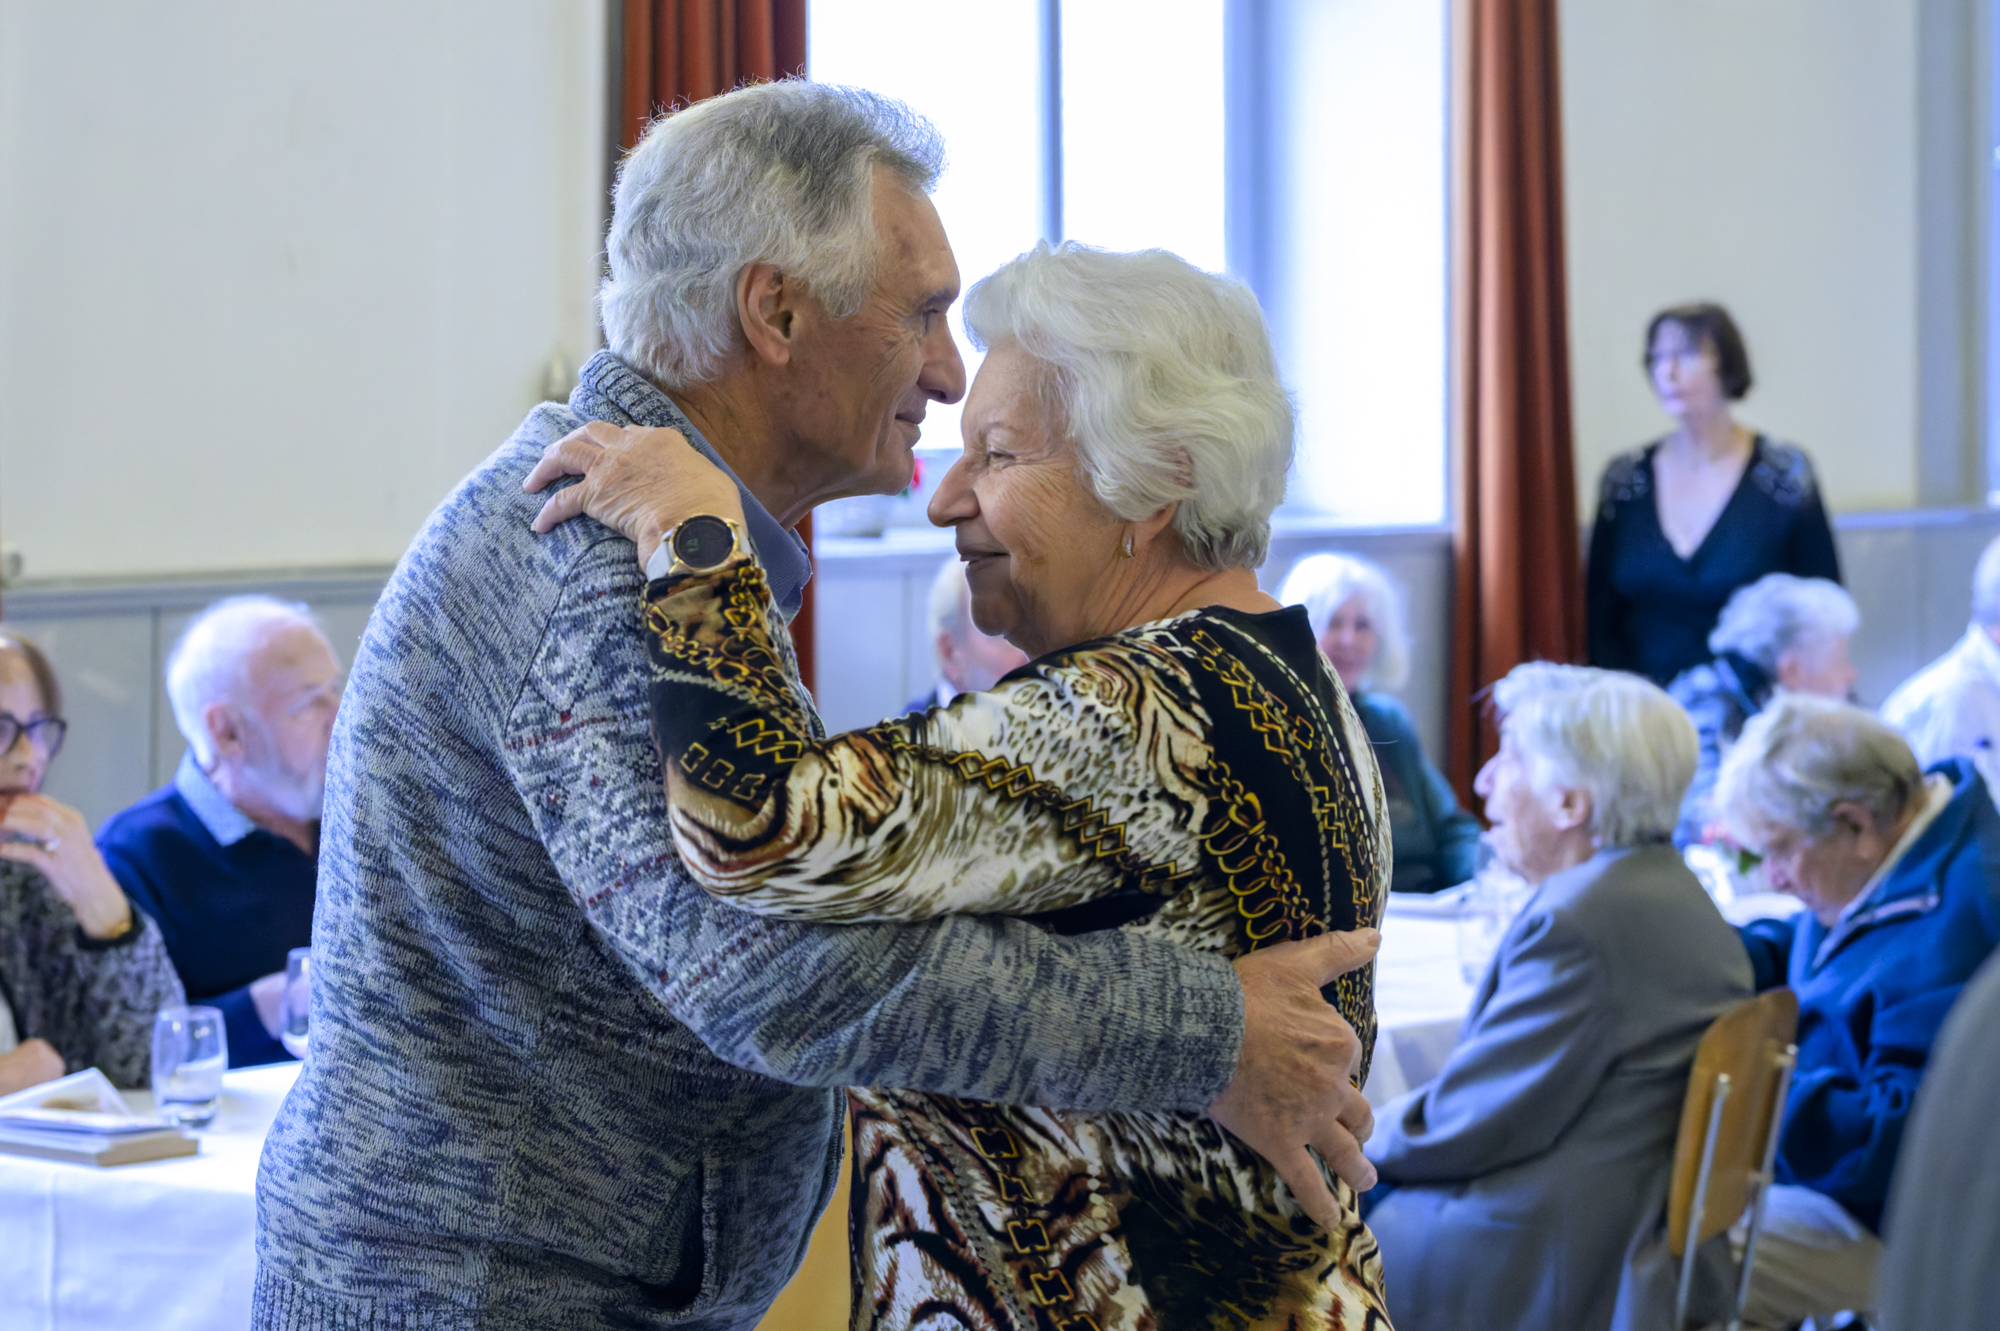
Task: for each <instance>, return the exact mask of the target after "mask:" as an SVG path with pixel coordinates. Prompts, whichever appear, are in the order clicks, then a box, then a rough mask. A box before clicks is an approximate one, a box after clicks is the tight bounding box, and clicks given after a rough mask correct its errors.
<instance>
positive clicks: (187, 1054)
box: [153, 1007, 229, 1128]
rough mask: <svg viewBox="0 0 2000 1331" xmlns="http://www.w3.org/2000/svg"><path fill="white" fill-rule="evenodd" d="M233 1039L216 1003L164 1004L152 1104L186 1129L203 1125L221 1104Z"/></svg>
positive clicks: (158, 1021) (157, 1028)
mask: <svg viewBox="0 0 2000 1331" xmlns="http://www.w3.org/2000/svg"><path fill="white" fill-rule="evenodd" d="M228 1066H229V1040H228V1037H227V1036H226V1035H225V1034H224V1033H223V1028H222V1012H221V1010H220V1009H219V1008H212V1007H163V1008H161V1009H160V1013H159V1015H158V1016H156V1017H154V1018H153V1108H154V1110H155V1112H157V1113H158V1114H159V1116H160V1117H161V1118H164V1119H165V1120H167V1122H169V1123H173V1124H176V1125H178V1126H180V1127H183V1128H205V1127H207V1126H208V1125H209V1124H210V1123H213V1122H214V1121H215V1111H216V1108H217V1107H218V1106H219V1105H220V1104H221V1102H222V1074H223V1071H224V1070H225V1069H226V1068H228Z"/></svg>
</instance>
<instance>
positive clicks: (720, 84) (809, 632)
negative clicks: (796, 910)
mask: <svg viewBox="0 0 2000 1331" xmlns="http://www.w3.org/2000/svg"><path fill="white" fill-rule="evenodd" d="M624 10H625V17H624V25H623V31H622V37H623V44H622V48H621V49H622V50H623V53H624V60H623V64H622V66H621V69H622V79H621V82H622V85H623V91H622V95H621V103H620V115H619V122H618V124H619V144H620V146H621V147H625V148H630V147H631V146H632V145H633V144H635V143H637V142H638V141H639V135H640V134H641V133H643V132H644V131H645V128H646V126H647V124H648V123H650V122H651V121H652V120H653V118H654V117H655V116H657V115H659V114H661V113H662V112H664V111H666V110H668V109H669V108H671V107H674V106H683V105H686V104H687V103H689V102H698V101H700V100H701V99H702V98H704V97H713V96H715V95H716V94H717V93H719V92H727V91H728V90H729V89H731V88H734V87H736V86H737V85H738V84H740V83H742V82H744V81H745V80H747V79H780V78H783V77H785V76H786V75H787V74H803V73H805V68H806V5H805V0H625V4H624ZM799 534H800V535H801V536H803V537H805V539H806V543H807V544H808V545H810V544H812V518H811V517H807V518H806V520H805V521H804V522H802V523H800V524H799ZM813 599H814V598H813V587H812V584H811V583H807V584H806V596H805V603H804V604H803V605H802V606H800V608H799V613H798V617H797V618H796V619H794V620H793V621H792V645H793V647H794V648H795V649H796V650H797V652H798V657H799V674H800V676H801V677H802V678H803V679H804V680H805V684H806V687H807V688H808V689H810V688H811V687H813V683H814V674H815V671H814V669H813Z"/></svg>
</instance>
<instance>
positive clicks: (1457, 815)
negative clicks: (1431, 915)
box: [1278, 553, 1479, 892]
mask: <svg viewBox="0 0 2000 1331" xmlns="http://www.w3.org/2000/svg"><path fill="white" fill-rule="evenodd" d="M1278 599H1279V600H1280V601H1283V602H1284V603H1285V604H1286V605H1302V606H1304V607H1305V609H1306V615H1307V617H1308V618H1309V619H1310V620H1311V622H1312V630H1313V636H1314V637H1315V638H1316V639H1317V640H1318V641H1319V649H1320V650H1321V651H1322V652H1325V653H1326V659H1327V660H1328V661H1329V662H1330V663H1332V665H1333V669H1334V673H1335V674H1337V675H1339V676H1340V682H1341V684H1342V686H1343V687H1345V688H1346V689H1347V697H1348V699H1349V701H1351V702H1352V703H1353V704H1354V710H1355V713H1356V714H1357V715H1358V716H1360V718H1361V724H1362V725H1363V726H1364V727H1365V728H1366V729H1367V731H1368V738H1369V739H1370V740H1371V741H1372V742H1373V743H1374V745H1375V761H1376V762H1377V763H1378V764H1379V765H1380V767H1381V769H1382V790H1383V793H1384V794H1385V795H1386V796H1387V797H1388V808H1389V829H1390V832H1391V834H1392V836H1393V838H1394V841H1395V846H1396V869H1395V877H1394V879H1393V880H1392V881H1391V883H1390V886H1391V887H1392V888H1393V889H1394V890H1395V891H1398V892H1441V891H1443V890H1444V889H1445V888H1448V887H1456V886H1458V885H1459V884H1460V883H1462V882H1464V881H1465V880H1466V879H1468V878H1470V877H1472V874H1473V871H1474V870H1475V869H1476V868H1478V862H1479V820H1478V819H1477V818H1474V817H1473V816H1472V815H1471V814H1469V813H1467V812H1466V811H1465V810H1464V809H1461V808H1460V807H1459V806H1458V796H1457V795H1456V794H1454V793H1453V792H1452V788H1451V782H1449V781H1447V780H1445V778H1444V773H1442V772H1440V771H1438V769H1437V768H1436V766H1434V765H1433V764H1432V763H1431V760H1430V758H1429V757H1428V756H1427V755H1426V754H1425V753H1424V744H1423V740H1422V738H1421V737H1420V736H1419V735H1418V734H1417V723H1416V721H1415V720H1413V719H1412V718H1411V716H1410V712H1409V709H1408V708H1406V707H1404V706H1403V704H1402V703H1401V702H1400V701H1398V700H1397V698H1396V696H1395V695H1394V694H1393V693H1390V692H1388V690H1390V689H1394V688H1398V687H1400V686H1401V685H1402V683H1403V681H1404V679H1406V678H1407V677H1408V675H1409V673H1410V644H1409V637H1408V635H1407V633H1406V632H1405V631H1404V627H1403V609H1402V598H1401V597H1400V596H1399V595H1398V594H1397V591H1396V588H1395V586H1394V585H1393V584H1391V583H1390V581H1389V575H1388V574H1387V573H1385V572H1383V571H1382V570H1381V569H1380V568H1378V567H1376V566H1375V565H1374V564H1371V563H1369V562H1368V561H1367V560H1365V559H1357V558H1355V557H1354V556H1353V555H1347V554H1334V553H1321V554H1316V555H1307V556H1306V557H1305V558H1304V559H1301V560H1299V562H1298V563H1296V564H1294V565H1292V571H1291V572H1290V573H1287V574H1286V575H1285V581H1284V584H1283V585H1282V586H1281V587H1279V588H1278Z"/></svg>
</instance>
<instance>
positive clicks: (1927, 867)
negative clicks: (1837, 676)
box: [1716, 695, 2000, 1327]
mask: <svg viewBox="0 0 2000 1331" xmlns="http://www.w3.org/2000/svg"><path fill="white" fill-rule="evenodd" d="M1716 799H1717V803H1718V805H1719V807H1720V808H1721V809H1722V811H1723V816H1724V820H1725V824H1726V826H1727V828H1728V830H1729V832H1730V835H1731V836H1732V837H1734V838H1735V839H1736V840H1737V841H1738V842H1739V843H1740V844H1742V845H1743V846H1744V847H1745V848H1747V849H1749V850H1751V851H1752V852H1754V853H1756V854H1758V855H1761V856H1762V857H1763V871H1764V876H1765V880H1766V881H1767V882H1768V883H1769V885H1770V886H1771V887H1772V888H1774V889H1776V890H1778V891H1781V892H1788V893H1790V894H1792V895H1793V896H1796V897H1798V898H1799V899H1800V900H1801V901H1803V902H1805V904H1806V909H1805V910H1804V911H1802V912H1800V914H1799V915H1798V916H1797V917H1795V919H1793V920H1782V921H1780V920H1760V921H1758V922H1756V923H1754V924H1751V925H1749V926H1747V927H1746V928H1745V929H1744V931H1743V939H1744V943H1745V944H1746V945H1747V946H1748V948H1749V950H1750V956H1751V960H1752V962H1753V963H1754V964H1755V966H1756V970H1757V986H1758V988H1760V989H1768V988H1771V987H1773V986H1776V985H1782V984H1788V985H1790V986H1791V987H1792V990H1793V991H1794V992H1795V993H1797V994H1798V998H1799V1039H1798V1043H1799V1061H1798V1070H1797V1072H1796V1073H1795V1074H1794V1076H1793V1080H1792V1092H1791V1100H1790V1103H1789V1104H1788V1105H1787V1106H1786V1108H1785V1121H1784V1125H1783V1128H1782V1130H1781V1136H1780V1138H1779V1143H1778V1163H1777V1169H1778V1186H1776V1187H1774V1188H1772V1189H1771V1194H1770V1200H1769V1204H1768V1208H1767V1212H1766V1216H1767V1218H1766V1222H1765V1228H1764V1232H1763V1236H1762V1237H1761V1238H1760V1239H1759V1240H1758V1248H1757V1270H1756V1273H1755V1276H1754V1278H1753V1281H1752V1284H1751V1288H1750V1298H1749V1302H1748V1303H1747V1304H1746V1306H1745V1310H1744V1315H1745V1318H1746V1320H1748V1321H1750V1322H1752V1323H1755V1324H1759V1325H1764V1326H1774V1327H1776V1326H1788V1325H1790V1324H1792V1323H1793V1322H1796V1321H1798V1320H1799V1319H1800V1318H1802V1317H1807V1316H1813V1317H1818V1316H1821V1315H1823V1314H1829V1313H1833V1312H1837V1311H1840V1310H1842V1309H1852V1310H1855V1311H1865V1310H1867V1309H1869V1308H1871V1307H1873V1306H1874V1300H1875V1270H1876V1265H1877V1263H1878V1262H1879V1260H1880V1256H1881V1247H1882V1245H1881V1242H1880V1241H1879V1240H1878V1239H1877V1237H1876V1235H1877V1234H1878V1233H1879V1232H1880V1230H1881V1225H1882V1208H1883V1203H1884V1202H1885V1200H1886V1199H1887V1197H1888V1194H1889V1180H1890V1175H1891V1174H1892V1173H1893V1171H1894V1167H1895V1163H1896V1150H1897V1146H1898V1145H1899V1144H1900V1143H1901V1141H1902V1137H1903V1126H1904V1122H1905V1120H1906V1119H1907V1117H1908V1115H1909V1112H1910V1104H1911V1101H1912V1100H1913V1099H1914V1098H1915V1096H1916V1094H1917V1087H1918V1084H1919V1083H1920V1082H1921V1081H1922V1079H1923V1075H1924V1065H1925V1063H1926V1062H1927V1061H1928V1060H1929V1057H1930V1051H1931V1046H1932V1044H1933V1043H1934V1042H1935V1041H1936V1039H1937V1033H1938V1028H1939V1026H1940V1025H1941V1024H1942V1023H1943V1021H1944V1017H1945V1013H1946V1012H1947V1011H1949V1010H1950V1008H1951V1005H1952V1002H1953V1001H1954V1000H1955V999H1956V998H1957V997H1958V994H1959V990H1960V989H1962V988H1963V987H1964V986H1965V983H1966V981H1967V980H1968V979H1969V978H1971V976H1972V973H1973V972H1974V971H1975V970H1977V969H1978V968H1979V964H1980V963H1981V962H1982V961H1984V960H1985V959H1986V957H1987V955H1988V954H1989V953H1990V952H1992V951H1993V946H1994V943H1995V941H1996V939H2000V813H1996V812H1995V811H1994V807H1993V801H1992V800H1991V798H1990V797H1989V796H1988V795H1987V793H1986V783H1985V781H1984V780H1982V779H1981V778H1980V776H1979V773H1978V772H1977V771H1975V770H1974V768H1973V766H1972V764H1971V763H1969V762H1967V761H1966V760H1964V759H1962V758H1952V759H1947V760H1946V761H1944V762H1942V763H1940V764H1938V766H1937V767H1936V768H1934V769H1933V770H1932V772H1931V773H1930V775H1929V776H1925V775H1924V774H1923V772H1922V771H1921V769H1919V767H1918V766H1917V759H1916V756H1915V755H1914V754H1913V753H1911V752H1910V746H1909V745H1907V744H1905V743H1904V742H1903V740H1902V737H1901V736H1899V735H1897V734H1896V732H1895V731H1893V730H1891V729H1890V728H1889V727H1888V726H1887V725H1885V724H1883V723H1882V722H1881V721H1879V720H1877V719H1876V718H1875V717H1873V716H1870V715H1869V714H1868V713H1867V712H1864V711H1862V710H1860V709H1859V708H1855V707H1848V706H1844V705H1842V704H1839V703H1834V702H1828V701H1826V700H1824V699H1820V698H1811V697H1804V696H1799V695H1790V696H1786V697H1783V698H1780V699H1778V700H1777V701H1776V702H1774V703H1772V704H1771V705H1770V706H1769V707H1767V708H1766V709H1765V710H1764V711H1763V712H1761V713H1760V714H1759V715H1758V716H1757V717H1756V718H1755V719H1754V720H1752V721H1751V722H1750V723H1749V724H1748V725H1746V726H1745V727H1744V728H1743V735H1742V737H1741V738H1740V739H1739V740H1738V741H1737V743H1736V747H1735V748H1734V749H1733V750H1731V751H1730V754H1729V756H1728V757H1727V758H1726V759H1724V760H1723V764H1722V775H1721V778H1720V779H1719V780H1718V782H1717V783H1716Z"/></svg>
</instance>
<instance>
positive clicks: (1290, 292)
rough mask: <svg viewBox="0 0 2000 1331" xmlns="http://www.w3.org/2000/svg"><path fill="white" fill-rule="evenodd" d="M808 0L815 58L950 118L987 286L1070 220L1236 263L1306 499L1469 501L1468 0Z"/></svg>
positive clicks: (1110, 241)
mask: <svg viewBox="0 0 2000 1331" xmlns="http://www.w3.org/2000/svg"><path fill="white" fill-rule="evenodd" d="M808 12H809V16H810V24H811V28H810V34H809V38H810V43H811V56H810V58H811V69H812V73H813V77H814V78H816V79H820V80H823V81H825V82H831V83H850V84H858V85H860V86H863V87H867V88H871V89H873V90H875V91H877V92H881V93H885V94H887V95H889V96H892V97H896V98H899V99H900V100H902V101H904V102H907V103H909V104H910V105H911V106H912V107H914V108H915V109H916V110H918V111H920V112H922V113H923V114H924V115H926V116H927V117H929V118H930V120H931V121H932V122H933V123H934V124H935V125H936V126H937V127H938V129H939V131H940V132H941V133H942V134H943V135H944V139H945V146H946V155H947V160H946V167H945V175H944V179H943V181H942V183H941V184H940V186H939V188H938V191H937V194H936V195H935V202H936V204H937V208H938V212H939V215H940V216H941V217H942V218H943V220H944V225H945V229H946V231H947V233H948V234H949V235H950V236H951V240H952V246H953V249H954V251H955V252H956V254H957V257H958V263H959V271H960V274H961V276H962V277H963V279H964V281H965V283H966V285H967V286H970V285H971V284H972V282H974V281H976V280H977V279H978V278H980V277H982V276H984V275H985V274H986V273H989V272H991V271H992V270H993V269H994V268H996V267H998V266H999V265H1000V264H1002V263H1004V262H1005V261H1006V260H1008V259H1010V258H1012V257H1013V256H1014V255H1016V254H1019V253H1020V252H1021V251H1023V250H1026V249H1028V248H1029V247H1031V246H1032V245H1033V244H1034V243H1035V242H1036V241H1037V240H1039V239H1041V238H1043V237H1044V236H1050V237H1052V238H1053V237H1055V236H1069V237H1073V238H1075V239H1078V240H1082V241H1086V242H1088V243H1090V244H1094V245H1103V246H1105V247H1107V248H1112V249H1140V248H1146V247H1150V246H1161V247H1163V248H1166V249H1170V250H1173V251H1174V252H1176V253H1178V254H1180V255H1181V256H1182V257H1184V258H1186V259H1188V260H1189V261H1190V262H1192V263H1196V264H1199V265H1201V266H1203V267H1205V268H1211V269H1218V270H1219V269H1227V270H1229V271H1231V272H1234V273H1235V274H1236V275H1238V276H1239V277H1241V278H1243V279H1244V280H1245V281H1247V282H1248V283H1249V284H1250V285H1251V287H1252V288H1253V289H1254V290H1256V292H1257V294H1258V297H1259V299H1260V300H1261V301H1262V302H1263V304H1264V309H1265V312H1266V315H1267V317H1268V318H1269V319H1270V321H1271V327H1272V334H1273V337H1274V339H1275V341H1276V344H1277V348H1278V355H1279V362H1280V367H1281V369H1282V371H1283V372H1284V375H1285V381H1286V383H1287V384H1288V385H1289V386H1290V387H1291V388H1292V391H1293V393H1294V395H1295V397H1296V398H1297V400H1298V404H1299V424H1300V436H1299V443H1300V448H1299V463H1298V466H1297V469H1296V471H1295V475H1294V480H1293V484H1292V487H1291V494H1290V496H1289V499H1288V503H1287V509H1288V511H1289V512H1290V513H1291V514H1292V515H1293V516H1296V517H1301V518H1305V519H1309V520H1319V521H1327V522H1331V523H1335V524H1345V525H1368V526H1383V525H1409V524H1431V523H1436V522H1440V521H1442V520H1443V519H1444V516H1445V439H1446V416H1445V401H1446V372H1445V346H1446V307H1445V298H1446V296H1445V287H1446V280H1445V265H1446V214H1445V171H1446V152H1445V123H1446V121H1445V69H1446V65H1445V61H1446V44H1445V4H1444V0H1144V2H1143V3H1141V2H1139V0H982V2H981V3H979V4H976V5H972V4H954V5H938V4H936V3H934V2H929V3H924V2H920V0H813V4H812V5H811V6H810V8H809V11H808ZM1052 86H1053V87H1054V88H1056V89H1059V93H1058V95H1056V96H1050V95H1049V92H1050V90H1051V88H1052ZM952 320H953V333H954V335H956V336H958V337H959V338H960V339H961V343H960V345H961V349H962V350H964V351H965V352H966V368H967V371H968V372H969V373H976V371H977V368H978V359H979V358H978V355H977V353H976V352H974V351H973V350H972V348H971V345H970V343H969V341H966V340H965V339H964V332H965V330H964V325H963V322H962V320H961V319H960V317H959V314H958V311H957V310H956V309H954V312H953V316H952ZM921 448H922V450H923V451H924V452H926V453H933V454H935V453H939V452H956V451H957V449H958V409H957V408H956V407H950V408H944V407H933V408H932V410H931V412H930V413H929V415H928V417H927V419H926V423H925V426H924V438H923V441H922V444H921ZM900 511H901V513H902V514H903V516H902V517H901V518H898V519H897V520H898V521H901V520H904V519H908V520H914V521H920V520H921V515H920V512H919V511H918V510H917V508H916V506H910V505H905V506H902V508H901V510H900Z"/></svg>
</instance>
